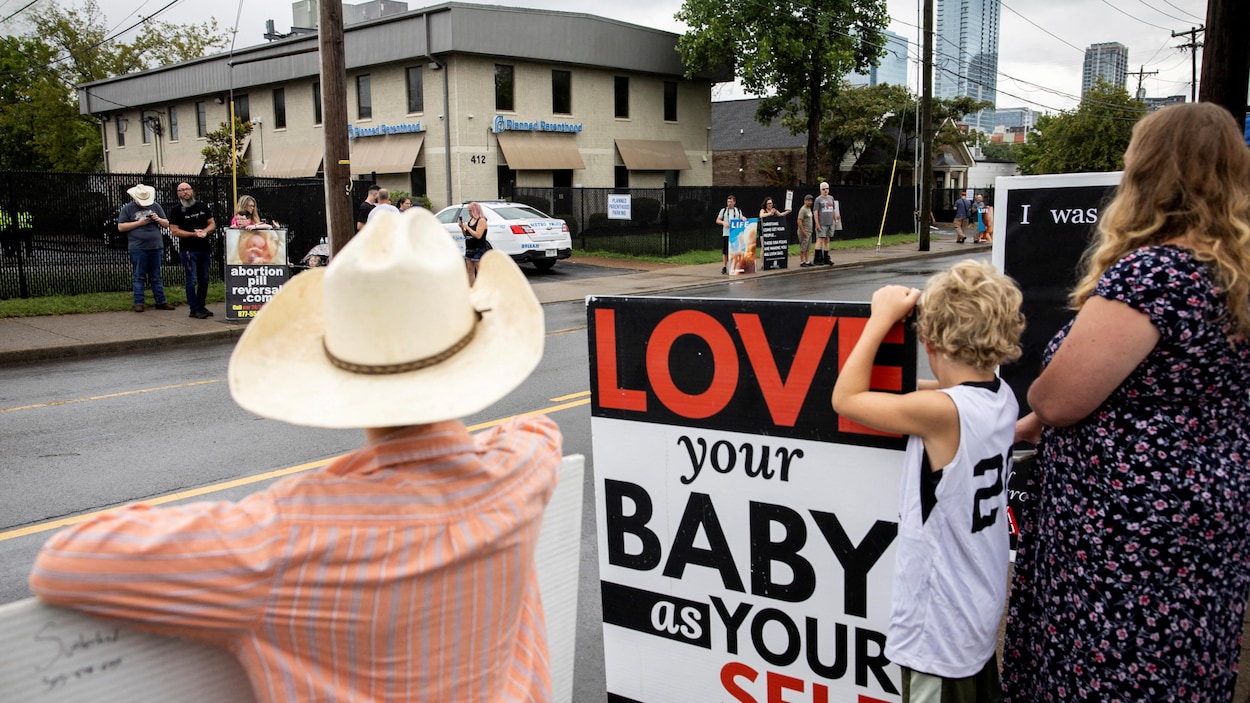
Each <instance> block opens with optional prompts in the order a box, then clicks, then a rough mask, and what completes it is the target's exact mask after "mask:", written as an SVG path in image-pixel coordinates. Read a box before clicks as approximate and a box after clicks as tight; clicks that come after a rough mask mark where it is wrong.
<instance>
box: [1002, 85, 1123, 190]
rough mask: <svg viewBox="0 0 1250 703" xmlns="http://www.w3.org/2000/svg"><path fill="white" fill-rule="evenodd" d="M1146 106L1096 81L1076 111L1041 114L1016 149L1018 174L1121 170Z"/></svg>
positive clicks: (1114, 88)
mask: <svg viewBox="0 0 1250 703" xmlns="http://www.w3.org/2000/svg"><path fill="white" fill-rule="evenodd" d="M1145 114H1146V106H1145V105H1143V104H1142V103H1139V102H1137V101H1136V100H1133V99H1132V98H1130V97H1129V94H1128V91H1127V90H1125V89H1123V88H1118V87H1115V86H1112V85H1109V84H1107V83H1106V82H1104V81H1102V80H1099V82H1098V83H1097V84H1096V85H1095V86H1094V87H1092V88H1090V89H1089V90H1088V91H1086V93H1085V95H1083V96H1082V97H1081V103H1080V105H1078V106H1077V108H1076V109H1075V110H1071V111H1068V112H1061V113H1059V114H1058V115H1042V117H1041V118H1039V119H1038V121H1037V131H1036V132H1034V133H1031V134H1029V137H1028V141H1027V142H1025V143H1024V144H1022V145H1021V146H1020V148H1019V149H1018V150H1017V157H1018V158H1017V163H1019V164H1020V172H1021V173H1025V174H1038V173H1081V172H1087V171H1118V170H1120V169H1122V168H1124V150H1125V149H1127V148H1128V142H1129V139H1130V138H1131V137H1132V136H1133V125H1134V124H1136V123H1137V120H1139V119H1141V118H1142V117H1144V116H1145Z"/></svg>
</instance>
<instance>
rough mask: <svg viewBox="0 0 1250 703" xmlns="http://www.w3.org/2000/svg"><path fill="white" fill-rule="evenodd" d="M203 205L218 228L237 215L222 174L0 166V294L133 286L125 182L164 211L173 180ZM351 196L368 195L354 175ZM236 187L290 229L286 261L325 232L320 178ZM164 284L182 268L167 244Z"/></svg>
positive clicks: (218, 247) (216, 274)
mask: <svg viewBox="0 0 1250 703" xmlns="http://www.w3.org/2000/svg"><path fill="white" fill-rule="evenodd" d="M183 181H186V182H188V183H190V184H191V186H192V188H194V189H195V195H196V199H198V200H201V201H203V202H206V203H208V205H209V207H210V209H211V210H212V212H213V215H214V217H215V218H216V220H217V225H218V227H219V228H220V229H224V228H225V227H226V225H228V223H229V221H230V217H231V216H232V215H233V213H234V205H235V204H234V202H233V187H232V182H231V179H230V178H229V177H228V176H185V175H183V176H179V175H173V174H158V175H151V174H117V173H55V172H23V171H5V172H0V299H5V298H16V297H37V296H44V295H75V294H80V293H102V292H114V291H119V292H120V291H129V290H130V289H131V269H130V258H129V255H128V254H127V253H126V237H125V235H122V234H120V233H118V231H117V222H116V218H117V211H118V209H119V208H120V207H121V206H122V205H123V204H124V203H127V202H129V201H130V196H129V195H127V194H126V190H127V189H128V188H130V187H131V186H133V185H135V184H136V183H139V182H142V183H145V184H148V185H151V186H153V187H154V188H155V189H156V201H157V202H158V203H160V204H161V205H162V206H163V207H165V208H166V209H168V208H169V206H171V205H173V204H174V203H176V202H177V196H176V195H175V192H176V189H177V186H178V184H179V183H182V182H183ZM353 186H354V187H355V192H353V194H352V202H353V203H356V202H359V201H361V200H364V197H365V194H366V193H365V190H364V189H365V188H367V184H364V183H359V182H353ZM238 187H239V195H244V194H247V195H251V196H253V197H255V198H256V202H257V205H258V206H259V209H260V213H261V215H262V216H263V217H266V218H271V219H274V220H277V221H278V222H279V223H281V225H282V226H284V227H286V228H287V252H288V254H289V256H290V259H291V260H292V261H299V260H300V259H301V258H302V257H303V255H304V254H305V253H306V252H307V251H308V250H309V249H311V248H312V247H313V246H314V245H316V244H317V243H319V242H320V241H321V239H322V237H325V236H326V224H325V222H326V215H325V209H326V206H325V186H324V184H323V183H322V181H321V180H320V179H276V178H240V179H239V186H238ZM213 246H214V256H213V265H212V268H211V272H210V277H211V279H212V280H221V279H222V261H224V256H223V255H222V251H223V248H224V239H223V236H222V234H221V233H220V230H219V233H218V234H217V235H216V236H215V237H214V241H213ZM166 252H167V256H166V262H165V263H166V267H165V270H164V271H163V272H162V278H163V279H164V282H165V284H166V285H177V286H181V285H182V283H183V272H182V267H181V266H179V265H178V262H177V259H176V252H175V249H174V248H173V246H172V245H171V246H167V247H166Z"/></svg>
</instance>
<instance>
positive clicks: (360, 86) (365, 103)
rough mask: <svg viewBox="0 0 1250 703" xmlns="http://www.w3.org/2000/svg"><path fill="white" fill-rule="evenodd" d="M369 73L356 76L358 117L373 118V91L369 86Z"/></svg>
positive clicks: (362, 118)
mask: <svg viewBox="0 0 1250 703" xmlns="http://www.w3.org/2000/svg"><path fill="white" fill-rule="evenodd" d="M369 85H370V83H369V74H368V73H366V74H364V75H362V76H356V119H358V120H368V119H373V91H372V89H371V88H370V87H369Z"/></svg>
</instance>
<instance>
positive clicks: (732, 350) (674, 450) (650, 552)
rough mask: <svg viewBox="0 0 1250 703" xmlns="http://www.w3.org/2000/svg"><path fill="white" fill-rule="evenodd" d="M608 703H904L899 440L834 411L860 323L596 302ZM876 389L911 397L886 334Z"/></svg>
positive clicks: (842, 314) (899, 355) (807, 312)
mask: <svg viewBox="0 0 1250 703" xmlns="http://www.w3.org/2000/svg"><path fill="white" fill-rule="evenodd" d="M587 308H588V317H589V342H590V381H591V388H592V391H591V393H592V405H591V407H592V413H591V414H592V419H591V434H592V441H593V454H594V467H593V468H594V481H595V510H596V513H597V515H596V523H597V529H598V546H599V575H600V580H601V590H602V596H603V631H604V654H605V658H606V670H607V689H608V690H607V698H608V700H609V701H611V702H614V703H631V702H637V703H688V702H689V701H725V702H726V703H734V702H737V703H807V702H810V703H830V702H833V701H850V702H852V703H873V702H875V701H898V700H899V686H900V683H899V671H898V668H897V667H896V666H894V665H892V664H890V663H889V662H888V661H887V660H886V658H885V655H884V649H885V632H886V626H887V624H888V622H889V612H890V590H891V582H892V579H893V570H894V568H893V567H894V540H895V536H896V535H897V532H898V491H899V476H900V474H901V468H902V459H903V448H904V438H903V437H900V436H897V435H885V434H882V433H879V432H876V431H874V430H870V429H868V428H866V427H863V426H862V425H858V424H856V423H854V422H851V421H849V420H844V419H842V418H840V417H838V415H837V414H836V413H834V412H833V408H832V407H831V404H830V397H831V394H832V392H833V385H834V382H835V381H836V380H837V374H838V369H839V368H840V367H841V366H842V364H843V363H844V362H845V361H846V358H847V356H848V355H849V354H850V352H851V349H852V347H853V346H854V344H855V341H856V340H857V339H858V338H859V336H860V333H861V332H862V331H863V328H864V324H865V323H866V322H867V318H868V315H869V307H868V305H867V304H851V303H831V302H786V301H757V300H700V299H676V298H668V299H666V298H627V297H612V298H608V297H602V298H596V297H592V298H589V299H588V300H587ZM872 378H873V380H872V387H873V388H874V389H877V390H885V391H903V390H911V389H914V388H915V387H916V340H915V336H914V332H913V331H911V330H910V328H909V327H907V326H905V325H902V324H900V325H897V326H896V327H895V328H894V330H893V331H892V332H891V334H890V336H889V337H888V338H887V339H886V343H885V344H883V345H882V347H881V350H880V352H879V353H878V355H877V358H876V360H875V365H874V368H873V377H872Z"/></svg>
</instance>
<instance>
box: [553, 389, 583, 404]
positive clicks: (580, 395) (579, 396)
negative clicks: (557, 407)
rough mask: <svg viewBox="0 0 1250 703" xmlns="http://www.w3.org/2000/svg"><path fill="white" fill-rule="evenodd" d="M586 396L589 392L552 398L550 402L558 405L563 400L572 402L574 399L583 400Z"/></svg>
mask: <svg viewBox="0 0 1250 703" xmlns="http://www.w3.org/2000/svg"><path fill="white" fill-rule="evenodd" d="M588 395H590V391H581V392H580V393H569V394H568V395H562V396H560V397H559V398H552V399H551V402H553V403H559V402H562V401H565V400H572V399H574V398H585V397H586V396H588Z"/></svg>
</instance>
